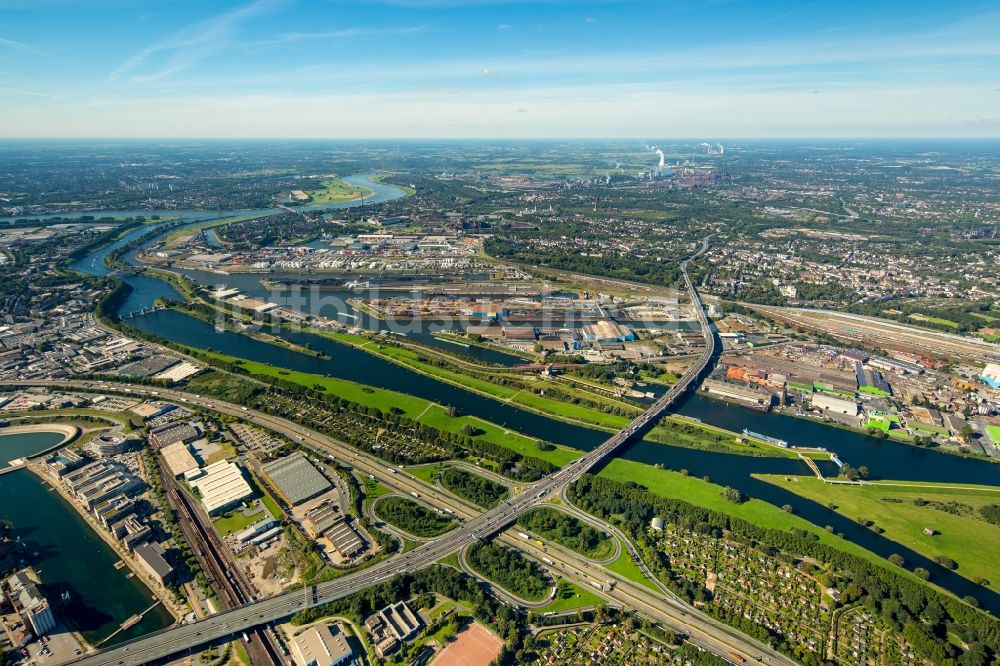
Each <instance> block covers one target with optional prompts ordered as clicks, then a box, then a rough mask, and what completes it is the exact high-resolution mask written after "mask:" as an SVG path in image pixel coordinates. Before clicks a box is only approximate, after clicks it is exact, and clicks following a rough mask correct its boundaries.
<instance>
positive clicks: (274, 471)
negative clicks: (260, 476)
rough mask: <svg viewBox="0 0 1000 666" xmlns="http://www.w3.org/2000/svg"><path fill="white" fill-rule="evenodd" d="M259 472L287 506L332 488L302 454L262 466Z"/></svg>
mask: <svg viewBox="0 0 1000 666" xmlns="http://www.w3.org/2000/svg"><path fill="white" fill-rule="evenodd" d="M261 471H263V472H264V476H265V477H267V480H268V481H269V482H270V484H271V485H272V486H274V489H275V490H276V491H278V494H279V495H281V499H283V500H284V501H285V503H287V504H288V505H289V506H296V505H299V504H302V503H303V502H306V501H308V500H311V499H312V498H314V497H317V496H319V495H322V494H323V493H325V492H326V491H328V490H330V488H332V487H333V486H332V485H331V484H330V482H329V481H327V480H326V477H325V476H323V475H322V474H320V472H319V470H318V469H316V468H315V467H314V466H313V464H312V463H311V462H309V459H308V458H306V456H305V454H303V453H296V454H293V455H290V456H288V457H287V458H282V459H280V460H276V461H275V462H272V463H268V464H266V465H262V466H261Z"/></svg>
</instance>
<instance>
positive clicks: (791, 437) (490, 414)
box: [81, 230, 1000, 613]
mask: <svg viewBox="0 0 1000 666" xmlns="http://www.w3.org/2000/svg"><path fill="white" fill-rule="evenodd" d="M145 231H147V230H144V231H143V233H145ZM125 242H128V240H126V239H123V240H122V241H120V243H122V244H124V243H125ZM108 251H110V248H109V249H108V250H105V251H104V253H105V254H106V253H107V252H108ZM132 255H133V253H132V252H129V253H126V254H125V256H124V258H125V259H126V260H132V259H134V257H133V256H132ZM88 260H89V258H87V259H84V260H81V268H82V267H83V266H87V267H92V266H93V265H94V264H93V262H90V261H88ZM191 277H192V278H194V279H196V280H197V281H199V282H207V283H213V282H215V283H217V282H219V281H220V277H221V276H216V275H214V274H212V275H211V278H209V279H207V280H206V279H205V275H200V276H195V275H191ZM199 278H201V279H199ZM222 280H224V281H226V282H227V283H230V285H231V286H237V287H238V288H241V290H244V291H245V293H249V294H252V295H262V292H261V291H260V290H263V287H261V286H260V285H259V281H258V280H259V278H258V277H257V276H239V277H238V278H236V277H235V276H225V277H224V278H222ZM126 281H128V282H129V283H130V284H132V286H133V288H134V292H133V294H132V295H131V296H130V297H129V300H128V301H126V303H125V305H124V306H123V307H122V311H125V312H127V311H131V310H137V309H139V308H140V307H142V306H146V307H148V306H149V305H151V304H152V301H153V300H154V299H155V298H156V297H158V296H165V297H169V298H178V295H177V294H176V292H175V291H174V290H173V288H172V287H170V286H169V285H168V284H166V283H165V282H163V281H161V280H158V279H155V278H151V277H148V276H129V277H127V278H126ZM244 281H245V282H244ZM251 281H252V282H255V283H256V286H253V285H252V284H251ZM236 282H238V283H239V284H234V283H236ZM299 298H301V297H299ZM269 299H270V300H275V299H274V298H273V294H272V295H269ZM276 302H277V301H276ZM289 305H290V306H292V304H289ZM294 307H296V308H297V309H298V307H300V305H295V306H294ZM306 311H308V312H313V309H312V307H308V308H307V309H306ZM339 311H340V310H334V311H333V312H334V315H336V313H337V312H339ZM345 311H347V310H345ZM359 317H360V315H359ZM128 323H129V324H130V325H133V326H135V327H137V328H140V329H141V330H144V331H146V332H149V333H153V334H156V335H160V336H162V337H164V338H166V339H169V340H172V341H175V342H178V343H181V344H188V345H192V346H197V347H211V348H212V349H214V350H216V351H219V352H222V353H226V354H231V355H233V356H238V357H241V358H247V359H250V360H255V361H261V362H265V363H271V364H273V365H278V366H284V367H288V368H290V369H295V370H301V371H304V372H314V373H319V374H329V375H331V376H333V377H338V378H342V379H348V380H352V381H357V382H360V383H364V384H368V385H372V386H378V387H381V388H387V389H392V390H403V391H404V392H406V393H408V394H412V395H417V396H420V397H423V398H426V399H429V400H434V401H436V402H439V403H441V404H446V405H452V406H454V407H455V408H456V409H458V410H459V411H460V412H462V413H467V414H474V415H476V416H479V417H481V418H484V419H487V420H489V421H492V422H494V423H497V424H503V425H508V426H510V427H515V426H516V429H517V430H518V431H520V432H522V433H523V434H525V435H528V436H531V437H537V438H540V439H545V440H548V441H552V442H557V443H561V444H565V445H568V446H571V447H574V448H577V449H580V450H589V449H592V448H593V447H594V446H596V445H597V444H598V443H600V442H601V441H603V440H604V439H605V438H606V436H607V435H606V434H605V433H603V432H600V431H596V430H593V429H590V428H585V427H581V426H575V425H572V424H567V423H564V422H561V421H558V420H555V419H551V418H548V417H545V416H541V415H537V414H533V413H530V412H525V411H523V410H519V409H517V408H515V407H511V406H509V405H506V404H504V403H501V402H498V401H495V400H492V399H490V398H486V397H482V396H479V395H476V394H473V393H470V392H468V391H464V390H462V389H460V388H457V387H454V386H451V385H449V384H446V383H443V382H439V381H437V380H435V379H433V378H430V377H426V376H424V375H421V374H419V373H415V372H413V371H410V370H408V369H406V368H403V367H400V366H397V365H395V364H393V363H390V362H388V361H384V360H382V359H380V358H377V357H375V356H372V355H370V354H367V353H365V352H363V351H359V350H357V349H354V348H352V347H348V346H346V345H340V344H338V343H335V342H332V341H329V340H327V339H324V338H320V337H317V336H314V335H310V334H304V333H288V332H283V333H282V336H283V337H286V338H287V339H289V340H291V341H294V342H299V343H304V342H308V343H309V344H310V345H311V346H312V347H313V348H314V349H316V350H320V351H324V352H326V353H328V354H329V355H330V358H329V359H316V358H315V357H313V356H309V355H305V354H300V353H297V352H294V351H291V350H286V349H280V348H276V347H274V346H273V345H268V344H265V343H262V342H258V341H256V340H253V339H251V338H248V337H246V336H242V335H238V334H234V333H230V332H226V331H222V332H220V331H216V330H215V329H214V327H212V326H211V325H210V324H207V323H205V322H202V321H200V320H198V319H195V318H192V317H188V316H186V315H183V314H181V313H177V312H172V311H161V312H157V313H154V314H150V315H146V316H145V317H137V318H136V319H134V320H130V321H129V322H128ZM359 323H364V324H372V323H373V322H371V320H368V319H363V320H359ZM442 344H447V343H442ZM678 412H679V413H681V414H684V415H687V416H692V417H695V418H699V419H701V420H702V421H704V422H706V423H709V424H713V425H718V426H720V427H724V428H727V429H730V430H735V431H737V432H738V431H740V430H742V429H743V428H749V429H751V430H754V431H756V432H762V433H765V434H768V435H772V436H775V437H779V438H781V439H785V440H787V441H789V442H791V443H792V444H801V445H810V446H823V447H825V448H827V449H829V450H831V451H833V452H836V453H838V454H839V455H840V457H841V459H843V460H846V461H848V462H850V463H851V464H852V465H855V466H858V465H867V466H868V467H869V469H870V470H871V473H872V475H873V476H877V477H882V478H893V479H905V480H923V481H933V482H956V481H958V482H963V483H981V484H989V485H1000V467H997V466H995V465H992V464H990V463H988V462H984V461H980V460H974V459H966V458H960V457H956V456H951V455H948V454H944V453H941V452H937V451H931V450H927V449H920V448H917V447H912V446H908V445H904V444H898V443H895V442H889V441H883V440H877V439H875V438H872V437H868V436H866V435H862V434H859V433H855V432H851V431H846V430H842V429H838V428H833V427H830V426H827V425H823V424H821V423H816V422H813V421H809V420H805V419H799V418H795V417H790V416H784V415H776V414H763V413H759V412H755V411H752V410H748V409H744V408H741V407H737V406H733V405H729V404H727V403H722V402H719V401H715V400H712V399H709V398H706V397H704V396H701V395H692V396H690V397H688V399H687V400H686V401H685V402H684V403H683V404H681V405H680V406H679V408H678ZM620 455H621V456H622V457H624V458H627V459H630V460H635V461H638V462H643V463H646V464H661V465H663V466H664V467H666V468H668V469H674V470H680V469H686V470H688V472H689V473H690V474H691V475H692V476H699V477H700V476H708V477H710V478H711V479H712V480H713V481H714V482H716V483H719V484H722V485H730V486H733V487H735V488H739V489H740V490H742V491H743V492H744V493H746V494H747V495H749V496H751V497H754V498H758V499H761V500H764V501H767V502H770V503H771V504H774V505H775V506H782V505H784V504H791V505H792V506H793V507H794V508H795V513H796V515H799V516H800V517H802V518H804V519H806V520H808V521H810V522H812V523H813V524H815V525H817V526H819V527H825V526H828V525H829V526H831V527H832V528H833V529H834V531H836V532H839V533H842V534H844V536H845V538H847V539H848V540H850V541H853V542H855V543H857V544H858V545H860V546H862V547H864V548H867V549H868V550H870V551H872V552H874V553H876V554H878V555H881V556H883V557H886V556H888V555H890V554H892V553H898V554H900V555H902V556H903V557H904V559H906V560H907V562H908V563H909V565H910V566H920V567H923V568H925V569H928V570H929V571H931V572H932V575H933V580H934V582H935V583H937V584H938V585H940V586H942V587H944V588H946V589H949V590H951V591H952V592H953V593H955V594H957V595H958V596H966V595H972V596H974V597H976V598H977V599H978V600H979V602H980V604H981V605H982V606H983V607H984V608H987V609H989V610H991V611H992V612H994V613H998V612H1000V595H997V594H996V593H994V592H992V591H991V590H988V589H985V588H982V587H980V586H976V585H975V584H973V583H972V582H971V581H969V580H967V579H965V578H963V577H962V576H960V575H958V574H957V573H955V572H952V571H949V570H947V569H945V568H943V567H941V566H939V565H937V564H936V563H935V562H933V561H931V560H929V559H928V558H925V557H923V556H921V555H919V554H917V553H915V552H913V551H910V550H909V549H907V548H904V547H902V546H901V545H899V544H896V543H895V542H892V541H890V540H888V539H885V538H884V537H882V536H880V535H878V534H876V533H875V532H873V531H871V530H869V529H866V528H864V527H862V526H860V525H859V524H857V523H856V522H855V521H852V520H850V519H847V518H845V517H843V516H841V515H839V514H837V513H835V512H833V511H831V510H830V509H828V508H826V507H824V506H822V505H820V504H818V503H815V502H811V501H809V500H805V499H803V498H799V497H797V496H795V495H793V494H791V493H789V492H787V491H785V490H783V489H780V488H778V487H776V486H772V485H770V484H767V483H764V482H761V481H758V480H756V479H754V478H752V477H751V474H756V473H761V474H808V473H809V470H808V468H807V467H806V465H805V464H804V463H802V462H800V461H797V460H792V459H785V458H755V457H749V456H739V455H732V454H722V453H715V452H708V451H698V450H693V449H685V448H680V447H673V446H668V445H664V444H658V443H654V442H648V441H641V442H637V443H635V444H632V445H631V446H629V448H628V449H626V450H625V451H623V452H621V453H620ZM832 471H833V467H832V463H828V464H826V465H825V466H824V472H832Z"/></svg>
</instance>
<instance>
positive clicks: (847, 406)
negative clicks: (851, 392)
mask: <svg viewBox="0 0 1000 666" xmlns="http://www.w3.org/2000/svg"><path fill="white" fill-rule="evenodd" d="M812 406H813V408H814V409H822V410H823V411H831V412H834V413H836V414H847V415H848V416H857V415H858V413H859V410H858V403H857V402H855V401H854V399H853V398H851V399H850V400H848V399H847V398H838V397H836V396H832V395H828V394H826V393H813V395H812Z"/></svg>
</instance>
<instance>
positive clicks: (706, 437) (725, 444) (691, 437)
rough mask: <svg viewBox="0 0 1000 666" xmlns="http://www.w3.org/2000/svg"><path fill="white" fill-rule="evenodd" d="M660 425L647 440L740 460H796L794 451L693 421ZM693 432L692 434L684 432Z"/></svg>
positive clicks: (674, 420) (671, 418) (668, 420)
mask: <svg viewBox="0 0 1000 666" xmlns="http://www.w3.org/2000/svg"><path fill="white" fill-rule="evenodd" d="M660 423H661V425H658V426H656V427H655V428H653V429H652V430H651V431H650V432H649V434H648V435H646V439H649V440H653V441H656V442H660V443H661V444H670V445H672V446H681V447H684V448H690V449H700V450H703V451H719V452H725V453H733V454H736V455H741V456H769V457H774V458H795V457H797V456H796V455H795V452H794V451H790V450H788V449H782V448H780V447H777V446H771V445H770V444H765V443H764V442H762V441H760V440H757V439H754V438H752V437H746V436H743V435H738V434H737V433H734V432H731V431H729V430H724V429H722V428H716V427H715V426H711V425H707V424H704V423H698V422H696V421H692V420H691V419H686V418H682V417H680V418H679V417H677V416H668V417H666V418H665V419H664V420H662V421H661V422H660ZM686 430H693V432H685V431H686Z"/></svg>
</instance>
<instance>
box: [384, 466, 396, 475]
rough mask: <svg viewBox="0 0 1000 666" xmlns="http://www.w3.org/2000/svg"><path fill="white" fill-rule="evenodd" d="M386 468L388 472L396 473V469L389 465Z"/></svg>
mask: <svg viewBox="0 0 1000 666" xmlns="http://www.w3.org/2000/svg"><path fill="white" fill-rule="evenodd" d="M386 469H387V470H389V474H395V473H396V470H394V469H393V468H391V467H386Z"/></svg>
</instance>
